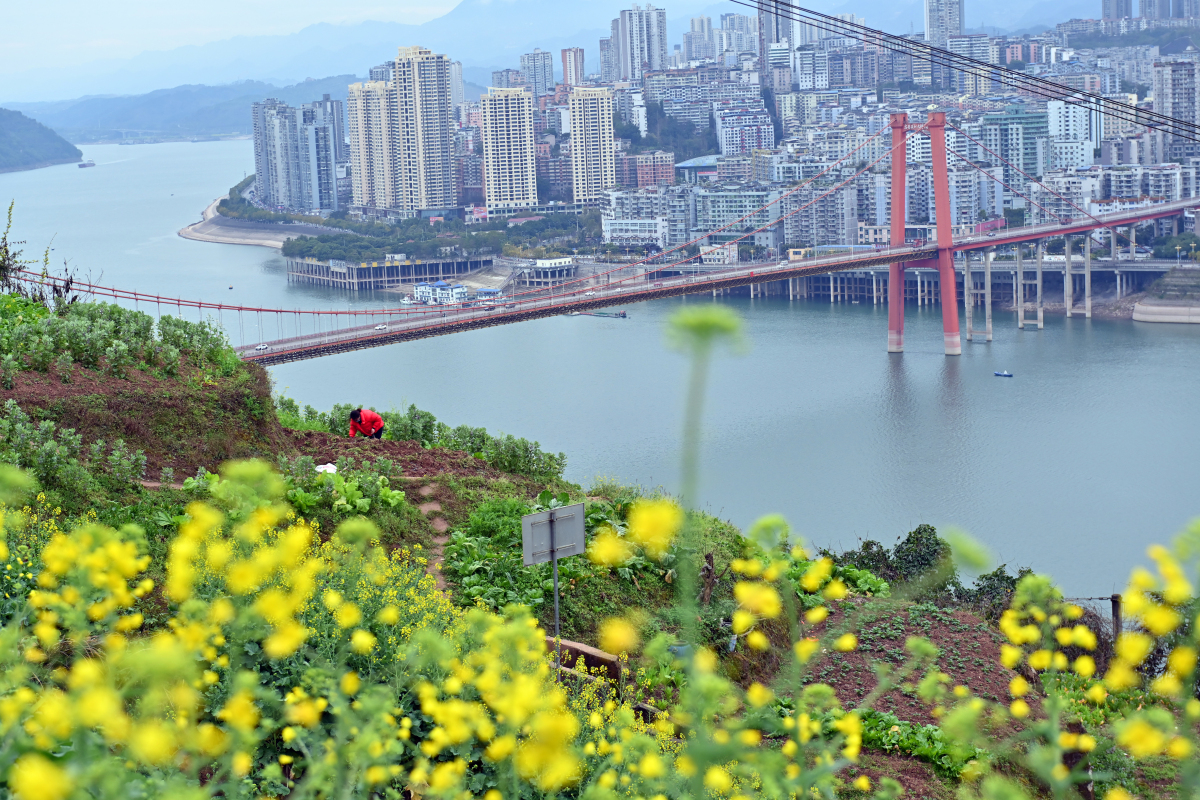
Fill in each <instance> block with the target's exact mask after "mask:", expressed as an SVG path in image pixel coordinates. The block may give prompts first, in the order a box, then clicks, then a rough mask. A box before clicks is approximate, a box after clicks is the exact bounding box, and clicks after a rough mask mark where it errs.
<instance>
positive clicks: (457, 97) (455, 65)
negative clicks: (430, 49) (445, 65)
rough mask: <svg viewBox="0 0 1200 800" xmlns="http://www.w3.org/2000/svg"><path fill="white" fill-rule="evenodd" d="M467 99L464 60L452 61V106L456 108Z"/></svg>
mask: <svg viewBox="0 0 1200 800" xmlns="http://www.w3.org/2000/svg"><path fill="white" fill-rule="evenodd" d="M464 100H466V93H465V92H464V91H463V76H462V62H461V61H451V62H450V107H451V108H455V107H457V106H460V105H462V104H463V101H464Z"/></svg>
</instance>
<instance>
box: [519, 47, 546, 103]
mask: <svg viewBox="0 0 1200 800" xmlns="http://www.w3.org/2000/svg"><path fill="white" fill-rule="evenodd" d="M521 72H522V73H524V75H525V85H526V86H528V87H529V88H530V89H532V90H533V96H534V97H541V96H543V95H547V94H554V56H553V54H551V53H550V52H549V51H547V50H543V49H541V48H540V47H535V48H534V49H533V52H532V53H525V54H524V55H523V56H521Z"/></svg>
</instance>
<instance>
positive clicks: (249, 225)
mask: <svg viewBox="0 0 1200 800" xmlns="http://www.w3.org/2000/svg"><path fill="white" fill-rule="evenodd" d="M225 197H228V195H225ZM225 197H218V198H217V199H216V200H213V201H212V203H210V204H209V206H208V208H206V209H204V213H203V215H202V216H203V219H201V220H200V221H199V222H197V223H194V224H192V225H188V226H187V227H186V228H184V229H183V230H181V231H179V235H180V236H182V237H183V238H184V239H192V240H194V241H197V242H217V243H220V244H252V245H258V246H259V247H273V248H275V249H276V250H279V249H281V248H282V247H283V243H284V242H286V241H287V240H288V239H295V238H297V237H300V236H317V235H318V234H321V233H329V230H327V229H325V228H321V227H318V226H316V225H274V224H271V223H268V222H251V221H249V220H242V219H230V218H229V217H223V216H221V215H220V214H218V213H217V204H218V203H220V202H221V201H222V200H224V199H225Z"/></svg>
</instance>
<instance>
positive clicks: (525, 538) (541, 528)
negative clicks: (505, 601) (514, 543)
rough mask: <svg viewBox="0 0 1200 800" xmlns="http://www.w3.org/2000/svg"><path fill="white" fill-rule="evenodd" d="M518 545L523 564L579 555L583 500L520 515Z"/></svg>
mask: <svg viewBox="0 0 1200 800" xmlns="http://www.w3.org/2000/svg"><path fill="white" fill-rule="evenodd" d="M521 546H522V551H523V554H524V556H525V566H527V567H530V566H533V565H534V564H544V563H546V562H547V561H551V560H554V559H559V558H566V557H567V556H581V555H583V554H584V553H585V552H586V551H587V544H586V542H585V541H584V535H583V503H576V504H575V505H573V506H562V507H561V508H552V509H550V510H549V511H541V512H539V513H537V514H526V515H525V516H523V517H521Z"/></svg>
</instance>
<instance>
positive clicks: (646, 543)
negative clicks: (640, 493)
mask: <svg viewBox="0 0 1200 800" xmlns="http://www.w3.org/2000/svg"><path fill="white" fill-rule="evenodd" d="M682 526H683V509H681V508H680V507H679V506H678V505H676V504H675V503H674V502H673V501H671V500H665V499H664V500H638V501H637V502H636V503H634V505H633V508H631V509H630V510H629V538H630V539H632V540H633V541H635V542H637V543H638V544H639V545H641V546H642V548H643V549H644V550H645V551H646V553H647V554H648V555H650V556H651V557H653V558H662V557H663V556H664V555H666V553H667V549H668V548H670V546H671V542H672V540H674V538H675V535H676V534H677V533H678V532H679V529H680V528H681V527H682Z"/></svg>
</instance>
